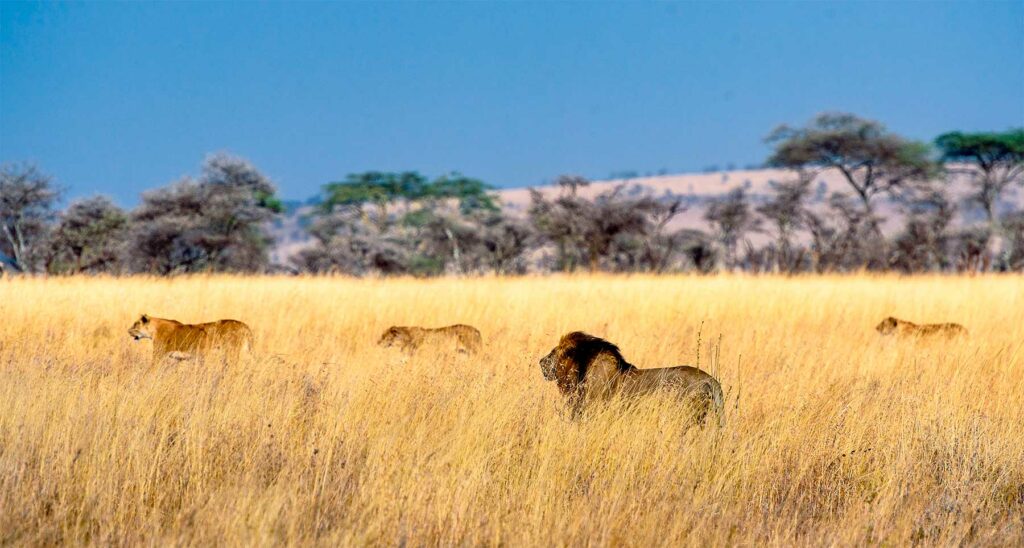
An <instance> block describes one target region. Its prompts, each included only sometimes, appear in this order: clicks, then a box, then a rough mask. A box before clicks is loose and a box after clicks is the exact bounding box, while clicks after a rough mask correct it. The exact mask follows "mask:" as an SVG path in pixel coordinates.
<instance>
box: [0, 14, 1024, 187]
mask: <svg viewBox="0 0 1024 548" xmlns="http://www.w3.org/2000/svg"><path fill="white" fill-rule="evenodd" d="M0 10H2V13H0V41H2V47H0V161H21V160H28V161H33V162H36V163H37V164H38V165H39V166H40V167H41V168H42V169H43V170H45V171H47V172H49V173H51V174H52V175H54V177H55V178H56V179H57V181H58V182H59V183H60V184H61V185H63V186H65V187H66V188H68V189H69V194H70V195H71V196H72V197H76V196H84V195H89V194H94V193H102V194H107V195H111V196H113V197H114V198H115V199H117V200H118V201H119V202H120V203H122V204H124V205H132V204H134V203H136V202H137V200H138V194H139V192H140V191H141V190H143V189H146V188H151V187H155V186H159V185H164V184H167V183H168V182H170V181H172V180H174V179H176V178H178V177H180V176H182V175H184V174H187V173H195V172H196V171H197V170H198V167H199V164H200V162H201V161H202V158H203V157H204V156H205V155H206V154H207V153H209V152H212V151H218V150H227V151H230V152H233V153H235V154H238V155H241V156H244V157H247V158H249V159H250V160H252V161H253V162H254V163H255V164H256V165H257V166H258V167H260V168H261V169H263V170H264V171H265V172H266V173H268V174H269V175H270V176H271V177H272V178H273V179H274V180H275V181H276V182H277V184H278V187H279V188H280V191H281V194H282V195H283V196H284V197H286V198H305V197H308V196H311V195H313V194H315V193H316V192H317V191H318V189H319V188H320V186H321V185H322V184H324V183H326V182H328V181H331V180H337V179H340V178H342V177H343V176H344V175H345V174H346V173H350V172H356V171H363V170H369V169H377V170H405V169H416V170H420V171H422V172H424V173H426V174H430V175H436V174H439V173H442V172H445V171H449V170H459V171H462V172H463V173H465V174H467V175H472V176H477V177H480V178H482V179H484V180H486V181H488V182H490V183H493V184H496V185H499V186H521V185H533V184H538V183H541V182H543V181H544V180H548V179H551V178H553V177H554V176H556V175H558V174H560V173H580V174H583V175H587V176H591V177H604V176H606V175H608V173H609V172H612V171H620V170H637V171H640V172H644V171H648V170H650V171H654V170H658V169H661V168H667V169H669V170H671V171H693V170H700V169H701V168H703V167H705V166H709V165H713V164H717V165H720V166H724V165H726V164H727V163H730V162H731V163H735V164H736V165H740V166H741V165H744V164H747V163H752V162H760V161H762V160H763V159H764V157H765V155H766V148H765V146H764V145H763V143H762V141H761V139H762V138H763V137H764V135H766V134H767V133H768V132H769V131H770V130H771V129H772V128H773V127H774V126H775V125H777V124H779V123H782V122H790V123H800V122H803V121H805V120H806V119H808V118H809V117H811V116H812V115H814V114H815V113H817V112H819V111H823V110H846V111H852V112H855V113H858V114H861V115H863V116H868V117H873V118H877V119H879V120H881V121H883V122H884V123H886V124H887V125H888V126H889V127H890V128H892V129H893V130H896V131H898V132H900V133H903V134H905V135H908V136H910V137H914V138H918V139H926V140H930V139H932V138H933V137H934V136H935V135H936V134H938V133H940V132H943V131H946V130H951V129H964V130H990V129H1006V128H1008V127H1011V126H1019V125H1022V124H1024V2H1019V1H1016V2H1003V3H997V2H984V3H975V2H970V3H967V2H957V3H953V2H944V3H923V2H913V3H881V2H859V3H837V2H826V3H771V2H758V3H734V2H730V3H674V4H669V3H659V4H641V3H606V4H591V3H567V4H553V3H525V4H524V3H483V2H478V3H468V2H467V3H419V2H417V3H412V2H409V3H287V4H285V3H191V2H189V3H159V4H154V3H133V4H120V3H94V2H88V3H75V4H48V3H47V4H43V3H11V2H6V1H3V2H0Z"/></svg>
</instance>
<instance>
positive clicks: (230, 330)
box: [128, 314, 252, 362]
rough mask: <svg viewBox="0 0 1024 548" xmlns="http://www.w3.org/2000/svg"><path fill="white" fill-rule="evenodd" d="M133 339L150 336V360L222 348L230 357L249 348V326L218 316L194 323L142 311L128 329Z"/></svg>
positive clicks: (250, 332)
mask: <svg viewBox="0 0 1024 548" xmlns="http://www.w3.org/2000/svg"><path fill="white" fill-rule="evenodd" d="M128 334H129V335H131V336H132V338H133V339H135V340H136V341H139V340H142V339H152V340H153V361H154V362H155V361H158V360H162V359H164V358H166V357H171V358H174V359H179V360H180V359H188V358H192V357H198V356H202V355H205V354H209V353H211V352H214V351H220V352H223V353H224V355H225V357H227V358H229V359H231V360H232V361H234V360H237V359H238V357H239V355H240V354H241V353H242V352H243V351H249V350H250V349H251V348H252V330H251V329H249V326H247V325H245V324H244V323H242V322H240V321H236V320H219V321H216V322H209V323H200V324H195V325H188V324H183V323H181V322H179V321H176V320H166V319H163V318H154V317H152V316H148V315H146V314H143V315H142V317H140V318H139V319H138V320H136V321H135V323H134V324H132V326H131V328H130V329H128Z"/></svg>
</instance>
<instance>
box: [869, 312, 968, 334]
mask: <svg viewBox="0 0 1024 548" xmlns="http://www.w3.org/2000/svg"><path fill="white" fill-rule="evenodd" d="M875 330H877V331H878V332H879V333H881V334H883V335H892V334H894V333H895V334H896V335H898V336H900V337H926V336H931V335H943V336H946V337H955V336H958V335H966V334H967V328H965V327H964V326H962V325H960V324H958V323H929V324H924V325H918V324H916V323H913V322H907V321H903V320H900V319H898V318H894V317H892V316H889V317H888V318H886V319H884V320H882V321H881V322H880V323H879V324H878V325H876V326H875Z"/></svg>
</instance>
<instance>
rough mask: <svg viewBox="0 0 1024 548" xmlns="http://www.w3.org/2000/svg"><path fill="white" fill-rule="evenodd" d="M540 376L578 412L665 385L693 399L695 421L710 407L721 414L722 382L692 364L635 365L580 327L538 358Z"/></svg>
mask: <svg viewBox="0 0 1024 548" xmlns="http://www.w3.org/2000/svg"><path fill="white" fill-rule="evenodd" d="M540 369H541V372H542V373H543V374H544V378H545V379H546V380H549V381H555V383H556V384H557V385H558V390H559V391H560V392H561V393H562V394H563V395H564V396H565V397H566V398H567V399H568V401H569V404H570V406H571V407H572V409H573V414H574V415H578V414H579V413H580V411H581V410H582V408H583V407H584V406H585V405H587V404H588V403H589V402H593V401H598V400H603V399H608V398H609V397H611V396H612V395H614V394H624V395H643V394H649V393H651V392H655V391H662V390H670V391H673V392H675V393H676V394H678V395H679V396H681V397H683V398H686V399H690V398H692V399H693V402H694V404H695V410H696V413H697V420H698V421H699V422H703V421H704V418H705V416H706V415H707V414H708V412H709V411H714V412H715V413H716V414H717V415H718V420H719V424H721V422H722V421H723V418H724V397H723V394H722V385H721V384H720V383H719V382H718V380H717V379H715V378H714V377H712V376H711V375H709V374H707V373H705V372H704V371H701V370H700V369H697V368H696V367H689V366H685V365H682V366H678V367H665V368H660V369H638V368H636V367H635V366H633V365H632V364H630V363H629V362H627V361H626V360H625V359H624V358H623V357H622V353H621V352H619V349H618V347H617V346H615V345H614V344H612V343H610V342H608V341H606V340H604V339H601V338H598V337H594V336H592V335H588V334H586V333H583V332H580V331H574V332H572V333H568V334H566V335H565V336H563V337H562V339H561V340H560V341H559V342H558V346H556V347H555V348H553V349H552V350H551V352H550V353H548V355H547V356H544V357H543V358H541V360H540Z"/></svg>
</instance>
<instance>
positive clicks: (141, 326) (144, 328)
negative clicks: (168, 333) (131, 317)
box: [128, 314, 153, 341]
mask: <svg viewBox="0 0 1024 548" xmlns="http://www.w3.org/2000/svg"><path fill="white" fill-rule="evenodd" d="M128 334H129V335H131V336H132V338H133V339H135V340H136V341H140V340H142V339H152V338H153V324H152V323H150V321H149V316H147V315H145V314H143V315H142V317H140V318H139V319H137V320H135V323H133V324H132V326H131V327H130V328H128Z"/></svg>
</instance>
